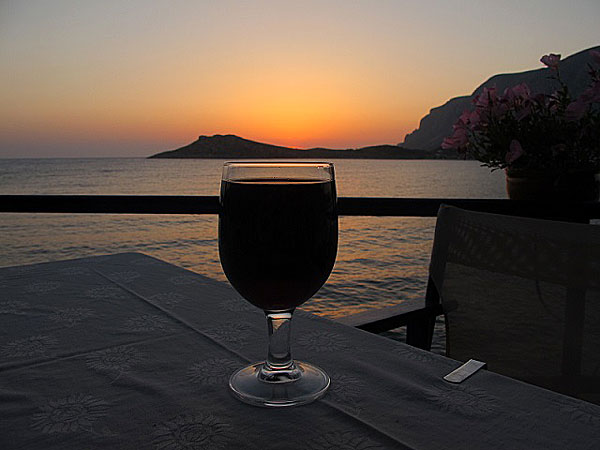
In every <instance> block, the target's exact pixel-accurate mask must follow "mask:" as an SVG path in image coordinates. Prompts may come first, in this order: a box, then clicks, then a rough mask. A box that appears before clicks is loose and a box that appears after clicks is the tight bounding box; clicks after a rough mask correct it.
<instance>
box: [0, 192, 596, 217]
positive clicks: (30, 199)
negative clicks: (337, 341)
mask: <svg viewBox="0 0 600 450" xmlns="http://www.w3.org/2000/svg"><path fill="white" fill-rule="evenodd" d="M441 204H448V205H454V206H457V207H460V208H464V209H469V210H473V211H485V212H492V213H497V214H509V215H521V216H530V217H568V218H585V219H598V218H600V203H599V202H579V203H560V202H550V201H549V202H522V201H514V200H508V199H463V198H391V197H340V198H338V213H339V214H340V215H342V216H406V217H435V216H436V215H437V211H438V209H439V207H440V205H441ZM0 213H77V214H88V213H103V214H218V213H219V198H218V197H217V196H196V195H0Z"/></svg>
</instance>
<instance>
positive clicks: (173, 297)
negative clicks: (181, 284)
mask: <svg viewBox="0 0 600 450" xmlns="http://www.w3.org/2000/svg"><path fill="white" fill-rule="evenodd" d="M148 298H149V299H150V300H152V301H153V302H156V303H158V304H160V305H161V306H166V307H169V308H172V307H174V306H177V305H179V304H180V303H182V302H183V303H185V302H189V301H190V298H189V297H187V296H185V295H182V294H179V293H177V292H171V291H169V292H159V293H158V294H154V295H151V296H150V297H148Z"/></svg>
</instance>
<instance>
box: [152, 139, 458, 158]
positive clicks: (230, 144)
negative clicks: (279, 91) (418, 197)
mask: <svg viewBox="0 0 600 450" xmlns="http://www.w3.org/2000/svg"><path fill="white" fill-rule="evenodd" d="M457 157H458V155H457V154H456V153H455V152H453V151H436V152H431V151H423V150H413V149H407V148H403V147H399V146H398V145H389V144H383V145H372V146H368V147H362V148H358V149H329V148H322V147H317V148H310V149H299V148H292V147H283V146H280V145H272V144H267V143H264V142H257V141H252V140H249V139H245V138H242V137H239V136H236V135H233V134H226V135H222V134H215V135H213V136H199V137H198V139H197V140H196V141H194V142H192V143H190V144H188V145H184V146H183V147H179V148H176V149H174V150H167V151H165V152H160V153H157V154H155V155H152V156H149V158H204V159H228V158H240V159H255V158H256V159H265V158H275V159H279V158H285V159H297V158H309V159H310V158H314V159H323V158H325V159H456V158H457Z"/></svg>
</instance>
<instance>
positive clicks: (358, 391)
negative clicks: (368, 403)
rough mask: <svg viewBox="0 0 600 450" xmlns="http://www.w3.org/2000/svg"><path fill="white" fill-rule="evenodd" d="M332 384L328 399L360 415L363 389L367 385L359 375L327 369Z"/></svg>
mask: <svg viewBox="0 0 600 450" xmlns="http://www.w3.org/2000/svg"><path fill="white" fill-rule="evenodd" d="M327 373H328V375H329V377H330V378H331V384H330V385H329V389H328V390H327V395H326V397H325V398H326V399H327V400H329V401H332V402H335V403H336V404H338V405H339V406H341V407H343V408H347V409H348V410H349V412H351V413H352V414H354V415H359V414H360V411H361V409H362V408H361V403H362V402H363V400H364V398H363V391H364V389H365V388H366V385H365V383H364V382H363V381H361V380H360V379H359V378H357V377H353V376H352V375H347V374H344V373H339V372H333V371H327Z"/></svg>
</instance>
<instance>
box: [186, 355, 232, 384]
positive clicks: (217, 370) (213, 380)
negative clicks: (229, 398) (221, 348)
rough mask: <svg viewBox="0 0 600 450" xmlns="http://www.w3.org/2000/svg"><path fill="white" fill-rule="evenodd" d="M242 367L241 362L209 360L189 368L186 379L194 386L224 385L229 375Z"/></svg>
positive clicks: (218, 359) (226, 359) (220, 359)
mask: <svg viewBox="0 0 600 450" xmlns="http://www.w3.org/2000/svg"><path fill="white" fill-rule="evenodd" d="M242 366H244V364H243V363H242V362H240V361H234V360H233V359H230V358H209V359H206V360H204V361H200V362H197V363H195V364H193V365H192V366H190V368H189V369H188V371H187V377H188V380H189V381H191V382H192V383H195V384H202V385H215V384H224V385H226V384H227V381H228V380H229V377H230V376H231V374H232V373H233V372H234V371H235V370H237V369H241V368H242Z"/></svg>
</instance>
